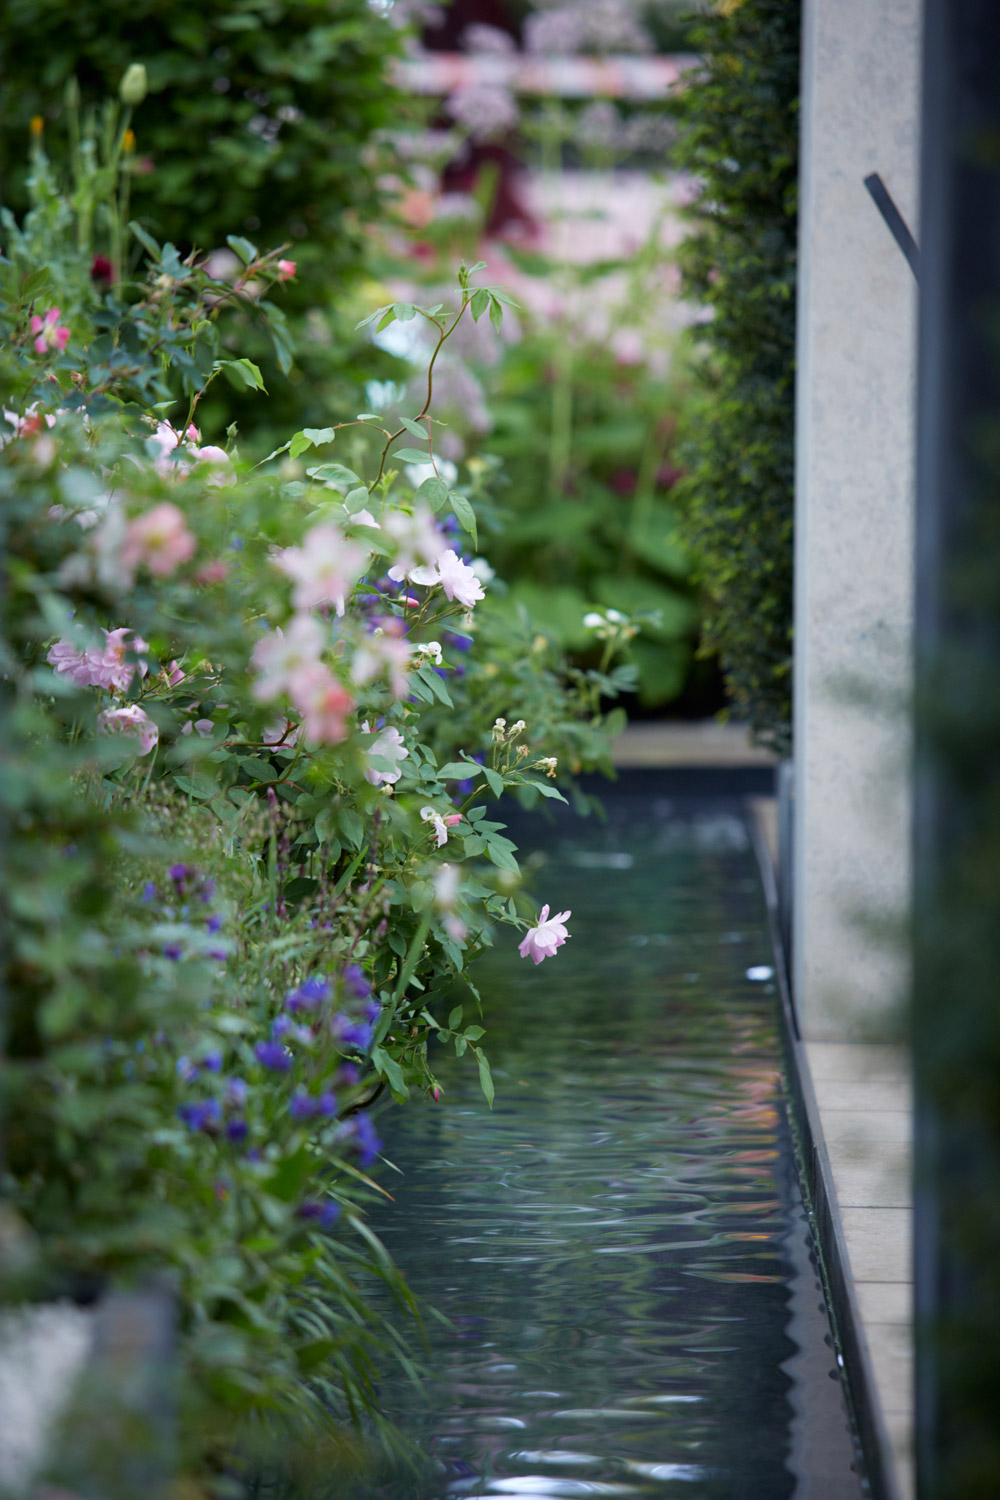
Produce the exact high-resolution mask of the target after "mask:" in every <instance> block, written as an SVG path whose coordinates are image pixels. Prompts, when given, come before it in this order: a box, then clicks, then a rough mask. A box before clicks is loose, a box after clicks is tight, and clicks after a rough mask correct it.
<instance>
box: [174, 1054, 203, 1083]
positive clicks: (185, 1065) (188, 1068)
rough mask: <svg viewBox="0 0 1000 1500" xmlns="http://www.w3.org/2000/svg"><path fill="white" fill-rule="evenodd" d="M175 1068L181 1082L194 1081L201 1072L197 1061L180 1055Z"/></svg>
mask: <svg viewBox="0 0 1000 1500" xmlns="http://www.w3.org/2000/svg"><path fill="white" fill-rule="evenodd" d="M174 1069H175V1071H176V1073H177V1077H178V1078H179V1079H180V1081H181V1083H194V1081H195V1079H196V1078H197V1077H198V1075H199V1074H200V1073H201V1069H200V1068H199V1067H198V1064H197V1063H193V1062H192V1061H191V1059H190V1058H189V1057H179V1058H178V1059H177V1061H176V1063H175V1064H174Z"/></svg>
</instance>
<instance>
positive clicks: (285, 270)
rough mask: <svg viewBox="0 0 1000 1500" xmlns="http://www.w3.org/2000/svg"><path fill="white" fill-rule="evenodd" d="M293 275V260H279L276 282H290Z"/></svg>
mask: <svg viewBox="0 0 1000 1500" xmlns="http://www.w3.org/2000/svg"><path fill="white" fill-rule="evenodd" d="M294 275H295V262H294V260H279V261H278V280H279V281H291V279H292V277H293V276H294Z"/></svg>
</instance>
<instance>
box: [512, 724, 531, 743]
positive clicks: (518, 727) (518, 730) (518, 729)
mask: <svg viewBox="0 0 1000 1500" xmlns="http://www.w3.org/2000/svg"><path fill="white" fill-rule="evenodd" d="M527 727H528V726H527V724H526V723H525V722H524V720H523V719H518V721H517V723H516V724H514V725H513V726H512V728H511V731H510V737H511V739H512V740H516V739H517V737H518V735H519V734H523V733H524V731H525V730H526V729H527Z"/></svg>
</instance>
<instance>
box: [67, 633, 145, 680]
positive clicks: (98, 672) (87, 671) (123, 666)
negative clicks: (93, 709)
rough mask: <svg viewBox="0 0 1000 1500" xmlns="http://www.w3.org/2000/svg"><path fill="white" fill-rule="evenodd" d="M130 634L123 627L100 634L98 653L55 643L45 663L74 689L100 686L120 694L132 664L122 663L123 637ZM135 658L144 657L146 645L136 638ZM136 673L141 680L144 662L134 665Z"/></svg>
mask: <svg viewBox="0 0 1000 1500" xmlns="http://www.w3.org/2000/svg"><path fill="white" fill-rule="evenodd" d="M131 634H132V632H131V630H129V629H128V627H127V626H120V627H119V628H118V629H117V630H106V631H105V632H104V639H105V644H104V646H103V648H102V649H100V650H98V649H97V648H96V647H94V646H91V647H89V648H88V649H87V650H86V651H77V649H76V648H75V646H73V645H71V644H70V642H69V641H65V640H63V641H56V643H55V645H54V646H51V647H50V648H49V652H48V655H47V657H46V660H47V661H48V662H49V663H50V664H51V665H52V666H53V667H54V668H55V670H56V671H57V672H58V673H59V675H60V676H62V677H68V678H69V679H70V681H71V682H75V683H76V685H77V687H102V688H108V689H109V690H111V689H114V690H116V691H118V692H124V691H125V689H126V688H127V687H128V685H129V683H130V682H131V681H132V677H133V675H134V673H135V670H136V664H133V663H132V662H128V661H126V660H125V653H126V652H127V651H128V650H129V643H128V640H127V637H128V636H130V635H131ZM131 650H132V651H133V652H134V653H135V654H136V655H140V656H141V655H144V654H145V652H147V651H148V650H149V646H148V644H147V643H146V642H145V641H144V640H143V639H142V638H141V637H140V636H136V637H135V639H134V641H133V642H132V645H131ZM137 665H138V669H139V673H140V675H141V676H143V677H145V675H146V673H147V672H148V671H149V668H148V667H147V666H146V663H145V662H144V661H140V662H139V663H137Z"/></svg>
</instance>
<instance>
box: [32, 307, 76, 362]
mask: <svg viewBox="0 0 1000 1500" xmlns="http://www.w3.org/2000/svg"><path fill="white" fill-rule="evenodd" d="M30 327H31V331H32V333H35V334H37V335H38V337H37V338H36V339H35V353H36V354H48V352H49V350H50V349H58V350H59V352H60V354H61V353H62V351H63V350H64V349H65V347H66V345H67V344H68V343H69V329H68V328H64V327H62V325H61V324H60V322H59V309H58V307H50V308H49V310H48V312H47V313H46V314H45V317H44V318H39V317H38V316H35V317H34V318H32V320H31V324H30Z"/></svg>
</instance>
